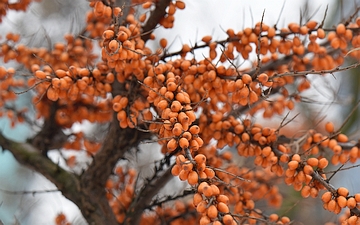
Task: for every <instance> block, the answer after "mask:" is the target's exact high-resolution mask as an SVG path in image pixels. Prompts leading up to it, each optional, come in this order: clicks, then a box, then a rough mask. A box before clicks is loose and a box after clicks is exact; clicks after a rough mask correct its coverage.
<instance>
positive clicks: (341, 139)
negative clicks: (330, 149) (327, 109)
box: [337, 134, 349, 143]
mask: <svg viewBox="0 0 360 225" xmlns="http://www.w3.org/2000/svg"><path fill="white" fill-rule="evenodd" d="M337 141H338V142H343V143H344V142H348V141H349V138H348V137H347V136H346V135H345V134H339V135H338V136H337Z"/></svg>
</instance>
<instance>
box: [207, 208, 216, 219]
mask: <svg viewBox="0 0 360 225" xmlns="http://www.w3.org/2000/svg"><path fill="white" fill-rule="evenodd" d="M206 214H207V216H208V217H209V218H210V219H215V218H216V217H217V216H218V210H217V208H216V206H215V205H210V206H209V208H208V209H207V211H206Z"/></svg>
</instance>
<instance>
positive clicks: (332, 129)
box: [325, 122, 335, 133]
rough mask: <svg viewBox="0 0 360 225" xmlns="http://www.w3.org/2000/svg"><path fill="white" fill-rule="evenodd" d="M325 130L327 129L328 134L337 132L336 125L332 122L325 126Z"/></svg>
mask: <svg viewBox="0 0 360 225" xmlns="http://www.w3.org/2000/svg"><path fill="white" fill-rule="evenodd" d="M325 129H326V131H327V132H329V133H333V132H334V130H335V128H334V124H333V123H332V122H327V123H326V124H325Z"/></svg>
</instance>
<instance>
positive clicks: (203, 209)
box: [196, 200, 207, 213]
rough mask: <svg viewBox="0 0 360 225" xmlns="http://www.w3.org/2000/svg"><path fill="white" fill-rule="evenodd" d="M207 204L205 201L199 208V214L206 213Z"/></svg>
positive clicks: (197, 209)
mask: <svg viewBox="0 0 360 225" xmlns="http://www.w3.org/2000/svg"><path fill="white" fill-rule="evenodd" d="M206 207H207V202H206V201H205V200H202V201H201V202H200V203H199V204H198V205H197V206H196V211H197V212H199V213H204V212H205V211H206Z"/></svg>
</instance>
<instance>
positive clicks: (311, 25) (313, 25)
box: [306, 20, 318, 30]
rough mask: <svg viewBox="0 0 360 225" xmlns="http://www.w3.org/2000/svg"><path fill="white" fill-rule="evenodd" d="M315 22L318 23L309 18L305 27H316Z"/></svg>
mask: <svg viewBox="0 0 360 225" xmlns="http://www.w3.org/2000/svg"><path fill="white" fill-rule="evenodd" d="M317 24H318V23H317V22H316V21H313V20H311V21H309V22H307V23H306V26H307V28H309V29H310V30H312V29H314V28H315V27H316V25H317Z"/></svg>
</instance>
